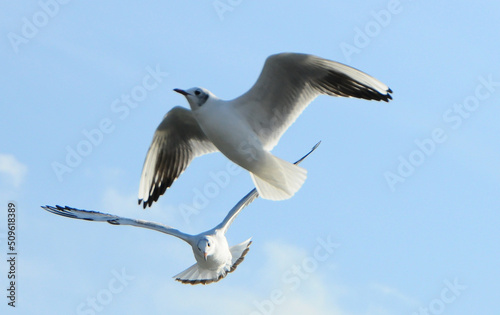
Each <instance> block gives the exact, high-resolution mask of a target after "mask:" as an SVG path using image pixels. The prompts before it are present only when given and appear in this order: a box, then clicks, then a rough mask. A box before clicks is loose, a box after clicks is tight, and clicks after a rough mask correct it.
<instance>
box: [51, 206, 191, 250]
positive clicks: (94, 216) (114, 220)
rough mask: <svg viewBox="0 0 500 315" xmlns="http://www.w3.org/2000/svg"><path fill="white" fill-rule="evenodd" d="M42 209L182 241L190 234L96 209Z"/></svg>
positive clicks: (187, 238) (188, 239) (189, 238)
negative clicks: (140, 228) (142, 229)
mask: <svg viewBox="0 0 500 315" xmlns="http://www.w3.org/2000/svg"><path fill="white" fill-rule="evenodd" d="M42 208H43V209H44V210H46V211H48V212H51V213H54V214H57V215H60V216H63V217H67V218H73V219H80V220H88V221H97V222H108V223H110V224H113V225H132V226H137V227H142V228H146V229H150V230H155V231H158V232H162V233H165V234H169V235H172V236H175V237H178V238H180V239H181V240H183V241H186V242H188V243H189V241H190V240H191V238H192V236H191V235H189V234H186V233H182V232H181V231H179V230H177V229H174V228H172V227H170V226H168V225H163V224H160V223H155V222H150V221H144V220H135V219H129V218H123V217H119V216H116V215H112V214H107V213H102V212H97V211H89V210H80V209H75V208H71V207H68V206H66V207H61V206H58V205H56V206H55V207H53V206H44V207H42Z"/></svg>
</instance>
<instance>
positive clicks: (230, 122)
mask: <svg viewBox="0 0 500 315" xmlns="http://www.w3.org/2000/svg"><path fill="white" fill-rule="evenodd" d="M211 105H212V104H211ZM213 105H215V104H213ZM194 117H195V118H196V120H197V121H198V124H199V125H200V127H201V129H202V130H203V132H205V134H206V135H207V137H208V138H209V139H210V140H211V141H212V142H213V144H214V145H215V146H216V147H217V149H219V151H221V152H222V153H223V154H224V155H225V156H226V157H227V158H229V159H230V160H231V161H233V162H234V163H236V164H238V165H240V166H241V167H243V168H245V169H247V170H248V171H251V172H258V170H259V168H260V167H262V162H263V160H264V159H265V157H266V154H267V152H266V151H264V149H263V146H262V143H261V142H260V140H259V138H258V136H257V135H256V134H255V132H254V131H253V129H252V128H251V127H250V126H249V124H248V122H247V121H246V120H245V119H242V118H241V116H239V115H238V113H237V112H235V111H233V110H232V109H231V107H230V106H225V104H223V105H215V106H211V107H210V108H207V109H206V110H203V109H200V110H198V111H196V112H194Z"/></svg>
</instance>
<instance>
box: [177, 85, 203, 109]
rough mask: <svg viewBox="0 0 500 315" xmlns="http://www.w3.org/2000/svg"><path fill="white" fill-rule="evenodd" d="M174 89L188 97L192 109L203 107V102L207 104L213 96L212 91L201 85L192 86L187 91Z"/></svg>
mask: <svg viewBox="0 0 500 315" xmlns="http://www.w3.org/2000/svg"><path fill="white" fill-rule="evenodd" d="M174 91H176V92H177V93H179V94H182V95H184V96H185V97H186V99H187V101H188V102H189V106H191V110H193V111H194V110H197V109H198V108H200V107H202V106H203V104H205V103H206V102H207V100H208V99H209V97H210V96H211V95H210V94H211V93H210V92H209V91H208V90H207V89H204V88H199V87H194V88H190V89H189V90H186V91H184V90H181V89H174Z"/></svg>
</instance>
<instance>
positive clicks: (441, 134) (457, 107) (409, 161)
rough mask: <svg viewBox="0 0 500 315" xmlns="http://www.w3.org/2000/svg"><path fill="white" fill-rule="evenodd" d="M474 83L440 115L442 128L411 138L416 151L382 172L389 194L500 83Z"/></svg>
mask: <svg viewBox="0 0 500 315" xmlns="http://www.w3.org/2000/svg"><path fill="white" fill-rule="evenodd" d="M478 81H479V83H478V84H477V85H476V87H475V88H474V92H473V93H472V94H470V95H469V96H467V97H465V98H464V99H463V100H462V102H459V103H455V104H453V106H452V107H450V108H448V109H447V110H446V111H445V112H444V113H443V115H442V119H443V123H444V125H445V126H446V127H445V128H441V127H436V128H434V129H433V130H432V131H431V132H430V135H429V136H428V137H425V138H423V139H415V140H414V143H415V145H416V148H415V149H414V150H413V151H411V152H410V153H409V154H408V155H406V156H403V155H400V156H398V166H397V167H396V170H395V171H387V172H385V173H384V179H385V181H386V183H387V185H388V186H389V188H390V189H391V191H392V192H394V191H396V185H398V184H400V183H404V182H405V181H406V180H407V179H408V178H409V177H410V176H412V175H413V174H414V173H415V171H416V170H417V169H418V168H419V167H421V166H422V165H423V164H424V163H425V161H426V160H427V159H428V158H429V157H431V156H432V155H433V154H434V153H435V152H436V151H437V149H438V148H439V146H440V145H442V144H443V143H444V142H446V141H447V140H448V139H449V138H450V135H451V134H450V132H449V131H448V132H447V131H446V129H449V130H457V129H459V128H460V127H461V126H462V124H463V123H464V121H466V120H467V119H469V118H470V117H472V114H473V113H474V112H475V111H477V110H478V109H479V108H480V106H481V103H482V102H485V101H486V100H487V99H489V98H490V97H491V96H492V95H493V93H495V92H496V90H497V88H499V87H500V81H494V80H493V75H491V74H490V75H488V76H487V77H484V76H479V77H478Z"/></svg>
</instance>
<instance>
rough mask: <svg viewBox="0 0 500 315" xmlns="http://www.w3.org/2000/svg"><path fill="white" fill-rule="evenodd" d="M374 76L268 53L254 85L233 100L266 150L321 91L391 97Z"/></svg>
mask: <svg viewBox="0 0 500 315" xmlns="http://www.w3.org/2000/svg"><path fill="white" fill-rule="evenodd" d="M390 93H392V90H391V89H389V87H387V85H385V84H383V83H382V82H380V81H378V80H377V79H375V78H373V77H371V76H369V75H368V74H366V73H363V72H361V71H359V70H357V69H354V68H352V67H349V66H346V65H344V64H341V63H338V62H335V61H331V60H327V59H323V58H320V57H316V56H313V55H306V54H297V53H282V54H276V55H272V56H269V57H268V58H267V60H266V62H265V64H264V67H263V69H262V72H261V74H260V76H259V78H258V79H257V81H256V82H255V84H254V85H253V86H252V88H250V90H248V92H246V93H245V94H243V95H241V96H240V97H238V98H236V99H235V100H233V101H234V102H235V106H236V107H238V109H239V110H240V111H241V112H242V114H243V115H244V116H245V117H246V119H247V120H248V121H249V122H250V124H251V126H252V128H253V130H254V131H255V132H256V133H257V134H258V135H259V137H260V140H261V141H262V143H263V144H264V146H265V149H266V150H271V149H272V148H273V147H274V146H275V145H276V144H277V143H278V141H279V139H280V137H281V136H282V134H283V133H284V132H285V131H286V129H288V127H289V126H290V125H291V124H293V122H294V121H295V120H296V119H297V117H298V116H299V115H300V114H301V113H302V111H303V110H304V109H305V108H306V107H307V105H308V104H309V103H310V102H311V101H312V100H314V99H315V98H316V97H317V96H318V95H320V94H326V95H330V96H342V97H355V98H362V99H366V100H376V101H386V102H388V101H389V100H390V99H392V97H391V95H390Z"/></svg>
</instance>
